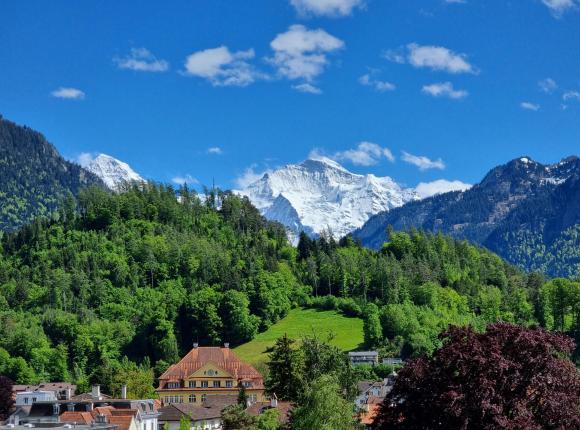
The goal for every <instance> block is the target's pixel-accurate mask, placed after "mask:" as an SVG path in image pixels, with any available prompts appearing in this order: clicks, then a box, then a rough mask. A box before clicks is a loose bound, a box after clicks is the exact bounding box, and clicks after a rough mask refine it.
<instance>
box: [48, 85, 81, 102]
mask: <svg viewBox="0 0 580 430" xmlns="http://www.w3.org/2000/svg"><path fill="white" fill-rule="evenodd" d="M50 94H51V95H52V96H53V97H56V98H58V99H69V100H83V99H84V98H85V93H84V92H83V91H81V90H79V89H78V88H71V87H60V88H58V89H56V90H54V91H52V92H51V93H50Z"/></svg>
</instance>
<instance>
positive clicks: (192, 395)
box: [189, 394, 197, 403]
mask: <svg viewBox="0 0 580 430" xmlns="http://www.w3.org/2000/svg"><path fill="white" fill-rule="evenodd" d="M195 402H197V397H196V396H195V394H190V395H189V403H195Z"/></svg>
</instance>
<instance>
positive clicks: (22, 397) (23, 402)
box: [14, 390, 57, 407]
mask: <svg viewBox="0 0 580 430" xmlns="http://www.w3.org/2000/svg"><path fill="white" fill-rule="evenodd" d="M51 400H57V398H56V394H55V392H54V391H41V390H38V391H20V392H17V393H16V400H15V402H14V406H16V407H19V406H29V405H32V404H33V403H35V402H48V401H51Z"/></svg>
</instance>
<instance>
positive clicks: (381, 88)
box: [358, 73, 397, 93]
mask: <svg viewBox="0 0 580 430" xmlns="http://www.w3.org/2000/svg"><path fill="white" fill-rule="evenodd" d="M358 82H359V84H361V85H364V86H367V87H373V88H374V89H375V90H376V91H378V92H381V93H384V92H386V91H394V90H395V89H396V88H397V87H396V86H395V84H392V83H391V82H387V81H381V80H378V79H375V78H373V76H372V73H367V74H364V75H362V76H361V77H360V78H358Z"/></svg>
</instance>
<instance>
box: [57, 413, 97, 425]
mask: <svg viewBox="0 0 580 430" xmlns="http://www.w3.org/2000/svg"><path fill="white" fill-rule="evenodd" d="M60 422H61V423H77V424H90V423H92V422H93V416H92V415H91V413H90V412H70V411H66V412H63V413H62V414H61V415H60Z"/></svg>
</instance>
